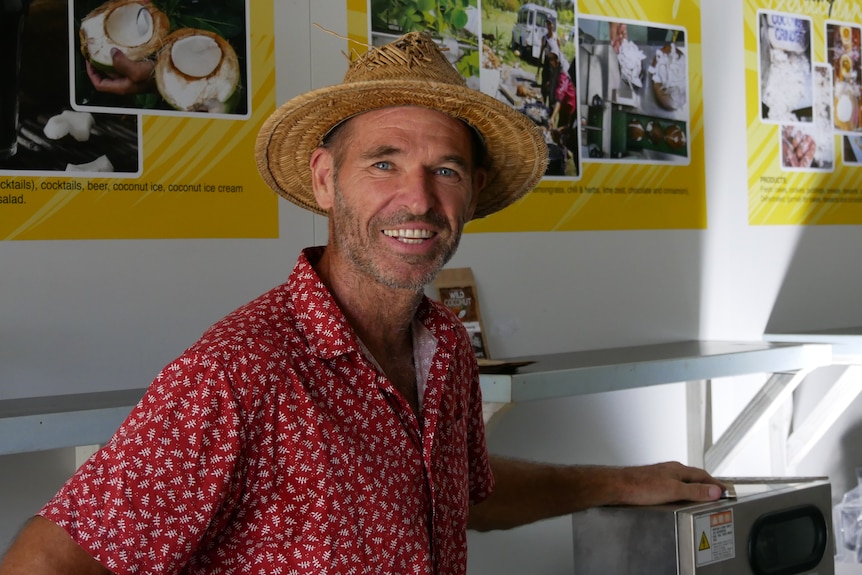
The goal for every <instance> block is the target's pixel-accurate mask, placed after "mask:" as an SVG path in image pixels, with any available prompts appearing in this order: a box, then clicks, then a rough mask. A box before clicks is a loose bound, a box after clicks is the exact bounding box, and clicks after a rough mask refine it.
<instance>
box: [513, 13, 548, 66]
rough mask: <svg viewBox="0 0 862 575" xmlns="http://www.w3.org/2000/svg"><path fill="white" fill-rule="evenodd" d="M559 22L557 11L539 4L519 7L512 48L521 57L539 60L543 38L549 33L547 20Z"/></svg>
mask: <svg viewBox="0 0 862 575" xmlns="http://www.w3.org/2000/svg"><path fill="white" fill-rule="evenodd" d="M548 20H552V21H553V22H554V24H555V25H556V24H557V11H556V10H554V9H553V8H545V7H544V6H539V5H538V4H524V5H523V6H521V7H520V8H519V9H518V21H517V22H516V23H515V26H514V27H513V28H512V50H517V51H518V52H519V53H520V54H521V58H524V59H528V60H529V59H532V60H538V59H539V54H540V52H541V50H542V38H543V37H544V36H545V34H546V33H547V22H548Z"/></svg>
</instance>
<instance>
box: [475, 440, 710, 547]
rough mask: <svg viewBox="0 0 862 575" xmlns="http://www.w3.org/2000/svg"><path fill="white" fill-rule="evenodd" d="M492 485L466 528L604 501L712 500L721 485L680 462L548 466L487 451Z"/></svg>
mask: <svg viewBox="0 0 862 575" xmlns="http://www.w3.org/2000/svg"><path fill="white" fill-rule="evenodd" d="M490 459H491V470H492V471H493V472H494V478H495V484H496V486H495V488H494V492H493V493H492V494H491V496H490V497H488V499H486V500H485V501H483V502H482V503H480V504H478V505H474V506H472V507H471V508H470V520H469V523H468V527H469V528H470V529H476V530H479V531H490V530H492V529H509V528H511V527H517V526H518V525H524V524H527V523H532V522H534V521H538V520H540V519H547V518H549V517H556V516H559V515H567V514H569V513H574V512H576V511H582V510H584V509H588V508H590V507H598V506H602V505H656V504H659V503H668V502H671V501H713V500H715V499H718V498H719V497H720V496H721V493H722V491H723V490H724V486H723V485H722V483H721V482H720V481H718V480H717V479H714V478H713V477H712V476H710V475H709V474H708V473H707V472H706V471H703V470H702V469H698V468H696V467H688V466H685V465H682V464H681V463H676V462H670V463H658V464H655V465H646V466H641V467H599V466H596V467H593V466H566V465H549V464H544V463H532V462H527V461H518V460H514V459H507V458H504V457H496V456H491V457H490Z"/></svg>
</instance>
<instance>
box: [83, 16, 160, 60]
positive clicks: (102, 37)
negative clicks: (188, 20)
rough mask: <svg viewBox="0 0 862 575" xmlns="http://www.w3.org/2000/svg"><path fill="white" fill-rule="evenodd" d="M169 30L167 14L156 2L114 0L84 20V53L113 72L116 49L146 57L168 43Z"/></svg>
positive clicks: (130, 56) (131, 55)
mask: <svg viewBox="0 0 862 575" xmlns="http://www.w3.org/2000/svg"><path fill="white" fill-rule="evenodd" d="M169 32H170V21H169V20H168V17H167V15H166V14H165V13H164V12H162V11H161V10H159V9H158V8H156V6H155V5H154V4H153V3H152V2H146V3H144V2H141V1H140V0H110V1H109V2H106V3H104V4H102V5H101V6H99V7H98V8H96V9H95V10H93V11H92V12H90V13H89V14H87V15H86V16H85V17H84V19H83V20H81V27H80V29H79V36H80V38H81V53H82V54H83V55H84V57H85V58H87V59H88V60H89V61H90V62H91V63H92V64H93V66H95V67H96V68H97V69H99V70H102V71H103V72H107V73H113V72H114V66H113V59H112V58H111V50H112V49H114V48H118V49H120V50H121V51H122V52H123V53H124V54H125V55H126V57H128V58H129V59H130V60H144V59H146V58H149V57H150V56H152V55H153V54H155V53H156V52H157V51H158V50H159V49H160V48H161V47H162V46H163V45H164V41H165V37H166V36H167V35H168V33H169Z"/></svg>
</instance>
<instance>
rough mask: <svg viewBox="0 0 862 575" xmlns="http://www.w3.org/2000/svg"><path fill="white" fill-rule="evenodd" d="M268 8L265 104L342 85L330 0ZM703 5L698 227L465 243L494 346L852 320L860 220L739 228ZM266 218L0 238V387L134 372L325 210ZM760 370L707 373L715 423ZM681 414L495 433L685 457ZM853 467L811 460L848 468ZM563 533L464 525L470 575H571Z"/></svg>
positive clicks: (860, 284) (750, 464)
mask: <svg viewBox="0 0 862 575" xmlns="http://www.w3.org/2000/svg"><path fill="white" fill-rule="evenodd" d="M277 6H278V8H279V12H278V13H277V17H276V21H277V23H278V26H277V27H278V29H279V35H278V38H279V43H278V46H277V48H278V50H279V57H280V58H279V64H278V65H279V76H278V77H279V94H280V96H279V100H284V99H286V98H287V97H288V96H290V95H293V94H296V93H299V92H302V91H304V90H306V89H308V88H310V87H317V86H322V85H326V84H330V83H334V82H337V81H339V80H340V77H341V75H342V74H343V70H344V67H345V61H344V57H343V56H342V55H341V54H340V53H338V51H333V50H332V47H331V38H329V37H328V36H326V35H325V34H323V33H320V32H319V31H317V30H316V29H311V28H310V26H309V23H310V22H318V23H321V24H322V25H325V26H326V27H327V28H331V29H333V30H335V31H338V32H341V33H343V32H344V29H345V28H346V25H345V22H344V20H343V18H344V2H343V0H315V1H314V2H310V0H295V1H292V0H278V1H277ZM701 8H702V11H703V21H704V22H708V23H709V25H706V26H704V29H703V44H704V62H703V68H704V74H703V75H704V83H705V86H704V88H705V110H706V118H705V123H706V125H705V137H706V154H707V174H706V176H707V189H708V210H709V211H708V216H709V228H708V229H707V230H705V231H691V230H667V231H633V232H577V233H522V234H481V235H468V236H466V237H465V238H464V240H463V242H462V247H461V249H460V251H459V253H458V254H457V255H456V257H455V259H454V261H453V262H452V264H451V265H453V266H469V267H471V268H473V272H474V275H475V277H476V280H477V283H478V290H479V295H480V298H481V301H482V311H483V315H484V316H485V321H486V323H487V326H486V327H487V328H488V331H489V337H490V341H489V344H490V347H491V350H492V352H493V353H494V355H495V356H498V357H504V356H512V355H529V354H539V353H546V352H554V351H566V350H574V349H590V348H600V347H609V346H622V345H631V344H646V343H656V342H662V341H670V340H678V339H695V338H702V339H710V338H711V339H760V338H761V336H762V334H763V332H764V331H765V329H766V328H767V327H769V328H770V329H776V330H778V329H794V328H799V329H806V328H810V329H814V328H827V327H837V326H849V325H860V324H862V298H860V294H862V250H859V249H858V246H860V245H862V227H859V226H845V227H811V228H803V227H793V226H763V227H750V226H748V224H747V220H748V205H747V201H748V200H747V181H746V169H747V168H746V166H747V163H746V157H745V145H744V144H745V141H746V133H745V130H746V126H745V113H744V94H745V86H744V84H743V48H742V46H743V40H742V7H741V2H727V1H726V0H703V1H702V2H701ZM286 10H289V11H290V17H285V11H286ZM340 19H341V20H340ZM310 46H311V48H310ZM309 62H311V64H310V65H309ZM280 218H281V232H282V238H281V239H279V240H267V241H230V240H220V241H215V242H213V241H182V242H167V241H166V242H53V243H47V242H46V243H40V242H29V243H6V244H3V245H0V269H2V270H3V273H2V274H0V286H2V287H0V293H2V296H3V297H0V343H2V345H0V365H2V366H3V368H2V371H0V397H17V396H21V395H38V394H39V393H40V392H41V391H44V390H47V389H49V387H50V386H52V385H56V382H57V381H58V380H59V381H63V380H64V378H65V379H66V380H69V381H75V384H76V385H88V386H90V387H89V388H90V389H101V388H107V387H120V386H117V385H116V382H117V380H118V379H122V380H123V381H124V382H127V383H128V387H135V386H140V385H144V384H146V383H148V382H149V380H150V379H151V378H152V376H153V375H155V373H156V372H157V371H158V370H159V369H160V368H161V367H162V365H163V364H164V363H165V362H166V361H168V360H169V359H170V358H171V357H173V356H174V355H176V354H177V353H178V352H179V351H180V350H181V349H182V348H183V347H184V346H185V345H188V344H189V343H191V341H192V340H193V339H194V338H195V337H197V335H198V334H199V333H200V332H201V331H202V330H203V329H204V328H205V327H206V326H207V325H209V323H211V322H212V321H214V320H216V319H218V317H220V316H221V315H223V313H225V312H227V311H229V310H230V309H232V308H233V307H236V306H237V305H239V304H241V303H244V302H245V301H246V300H247V299H249V298H250V297H252V296H254V295H256V294H257V293H259V292H261V291H263V290H265V289H267V288H268V287H270V286H271V285H274V284H275V283H277V282H279V281H281V280H282V279H283V278H284V277H285V276H286V274H287V273H288V271H289V269H290V266H291V265H292V264H293V261H294V259H295V256H296V254H297V252H298V251H299V249H300V248H302V247H303V246H305V245H308V244H311V243H321V242H323V241H325V226H324V223H323V220H322V219H321V218H313V217H311V216H308V215H307V214H304V213H302V212H301V211H300V210H298V209H296V208H294V207H292V206H290V205H288V204H287V203H286V202H284V203H282V205H281V208H280ZM10 269H14V270H16V272H17V273H16V274H15V277H14V278H12V277H10V275H11V274H8V273H7V272H6V270H10ZM162 276H170V277H171V278H172V279H173V281H172V283H171V286H170V287H166V286H164V285H163V283H162V282H160V281H159V278H160V277H162ZM175 286H181V288H180V289H177V288H176V287H175ZM69 362H73V363H74V364H75V365H76V369H74V370H70V369H68V365H69ZM7 365H12V366H14V370H13V373H14V377H12V376H11V375H10V372H9V370H8V369H7V367H6V366H7ZM762 381H763V379H762V378H758V377H755V378H739V379H736V380H732V381H719V382H716V386H715V387H716V393H715V395H716V401H717V402H718V406H717V408H718V413H717V415H716V432H720V431H722V430H723V429H724V427H726V425H727V423H729V421H730V419H731V418H732V417H733V416H734V415H735V413H736V412H737V411H738V410H739V408H740V406H741V405H742V404H743V403H744V401H745V400H746V399H747V398H748V397H750V396H751V395H752V394H753V393H754V392H755V391H756V389H757V387H758V386H759V385H760V384H761V383H762ZM85 389H86V388H85ZM684 407H685V405H684V393H683V387H682V386H681V385H679V384H671V385H666V386H658V387H655V388H650V389H643V390H634V391H625V392H614V393H610V394H605V395H596V396H583V397H579V398H573V399H566V400H559V401H557V400H554V401H542V402H535V403H531V404H524V405H520V406H516V407H514V408H512V409H511V410H509V411H508V412H507V413H506V414H505V415H504V417H503V419H502V420H501V421H500V422H499V423H498V424H497V425H496V426H495V427H494V429H493V432H492V433H491V435H490V438H489V444H490V447H491V449H492V450H493V451H496V452H499V453H505V454H509V455H514V456H518V457H525V458H536V459H545V460H550V461H556V462H581V463H605V464H620V465H623V464H638V463H647V462H652V461H656V460H663V459H680V460H684V459H685V457H686V446H685V439H684V438H685V422H684V419H683V417H684ZM668 413H678V414H679V417H678V418H676V419H674V418H668V417H667V414H668ZM860 413H862V406H854V407H853V409H852V410H851V412H849V413H848V414H847V415H846V416H845V418H844V421H842V422H839V426H837V427H836V429H835V430H834V432H833V436H831V437H828V438H827V439H826V440H828V441H832V442H835V443H836V444H847V443H848V442H852V441H851V439H848V438H852V437H855V436H856V435H858V434H859V432H858V431H856V430H855V429H854V427H855V426H857V425H858V421H859V417H860ZM842 426H844V427H843V428H842ZM826 440H825V441H826ZM764 445H765V444H764V443H763V442H762V440H761V439H757V440H755V441H752V442H751V444H750V445H749V446H748V449H747V450H746V453H744V454H742V455H741V456H740V458H739V460H738V462H737V463H736V465H735V467H734V468H733V469H732V473H733V474H739V475H743V474H752V475H764V474H768V472H769V469H768V468H766V469H764V468H763V465H764V464H763V461H764V459H765V458H764V457H762V454H763V453H764V452H763V451H762V449H763V448H764ZM831 449H832V447H831V446H830V445H826V444H824V447H823V448H822V450H820V452H821V453H822V452H826V451H830V450H831ZM833 452H834V450H833ZM58 456H61V455H59V454H58V453H54V452H52V453H45V454H34V455H30V456H27V457H21V456H15V457H14V458H11V457H2V458H0V485H4V486H5V485H8V484H9V481H10V478H12V479H15V480H16V481H17V482H18V483H15V484H16V485H21V484H27V483H28V481H27V480H23V481H22V480H21V478H24V477H26V478H30V477H36V476H39V477H41V478H43V479H44V480H45V481H46V482H47V483H50V484H51V485H57V486H59V484H60V483H61V482H62V481H63V479H64V478H65V476H66V475H67V468H64V467H62V466H56V465H53V466H52V465H48V464H47V463H48V462H53V461H55V460H56V458H57V457H58ZM806 464H807V462H806ZM858 464H859V462H855V461H848V460H845V459H843V458H842V459H837V460H830V461H826V460H823V461H819V462H816V463H814V464H813V465H814V466H815V467H806V469H805V471H806V472H807V473H810V474H818V475H821V474H828V475H830V476H832V475H834V476H836V477H846V473H845V471H846V470H848V469H849V470H850V473H851V474H852V469H853V468H854V467H856V466H857V465H858ZM48 491H50V490H48ZM21 498H22V491H21V488H13V489H6V490H0V546H2V545H3V543H4V540H6V539H8V537H10V536H11V535H10V533H11V532H14V530H16V529H17V527H18V525H20V522H21V521H23V520H24V518H26V516H27V515H28V514H30V513H32V512H33V511H35V510H36V509H38V507H39V505H41V503H42V502H43V501H44V496H43V494H42V493H39V494H33V493H29V494H26V496H25V497H24V499H26V501H23V502H22V501H21ZM570 540H571V530H570V528H569V524H568V520H566V519H565V518H563V519H557V520H551V521H546V522H542V523H539V524H536V525H531V526H528V527H523V528H520V529H515V530H512V531H508V532H500V533H491V534H476V533H471V534H470V560H469V566H470V572H471V573H474V574H480V573H487V572H495V573H500V574H508V573H512V574H514V573H521V572H530V573H544V574H563V573H572V572H573V565H572V563H573V560H572V557H571V545H570V542H571V541H570ZM0 548H2V547H0Z"/></svg>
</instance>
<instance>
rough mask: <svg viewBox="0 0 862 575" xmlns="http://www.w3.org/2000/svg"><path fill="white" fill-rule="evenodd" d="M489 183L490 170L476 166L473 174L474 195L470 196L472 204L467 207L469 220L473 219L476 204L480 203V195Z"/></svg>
mask: <svg viewBox="0 0 862 575" xmlns="http://www.w3.org/2000/svg"><path fill="white" fill-rule="evenodd" d="M487 183H488V170H486V169H485V168H476V170H475V173H474V174H473V197H471V198H470V206H469V207H468V209H467V219H466V220H464V221H467V222H469V221H470V220H472V219H473V214H474V213H476V206H477V205H478V204H479V195H480V194H481V193H482V190H484V189H485V184H487Z"/></svg>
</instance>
